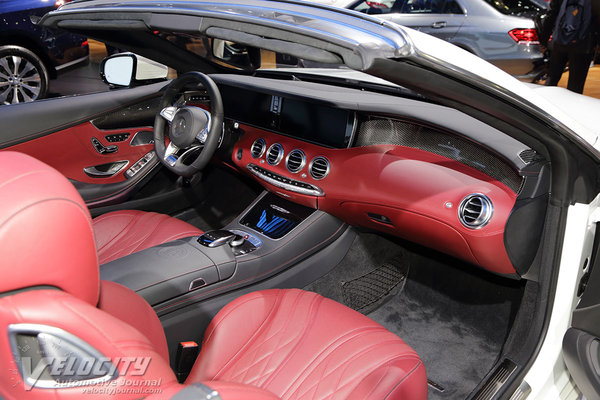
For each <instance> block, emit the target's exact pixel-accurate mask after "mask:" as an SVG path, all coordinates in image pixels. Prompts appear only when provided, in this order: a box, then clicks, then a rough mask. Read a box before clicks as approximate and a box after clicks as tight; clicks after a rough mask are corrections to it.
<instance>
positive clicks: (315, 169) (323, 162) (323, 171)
mask: <svg viewBox="0 0 600 400" xmlns="http://www.w3.org/2000/svg"><path fill="white" fill-rule="evenodd" d="M329 168H330V166H329V161H328V160H327V159H326V158H325V157H322V156H319V157H315V158H313V160H312V161H311V162H310V165H309V166H308V172H310V176H312V177H313V178H315V179H323V178H325V177H326V176H327V174H329Z"/></svg>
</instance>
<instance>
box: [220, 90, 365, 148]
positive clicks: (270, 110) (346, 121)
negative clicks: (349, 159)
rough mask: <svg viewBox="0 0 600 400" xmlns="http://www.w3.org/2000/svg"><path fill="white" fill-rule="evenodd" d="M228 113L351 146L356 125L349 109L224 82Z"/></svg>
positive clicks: (311, 138) (312, 138)
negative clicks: (233, 85)
mask: <svg viewBox="0 0 600 400" xmlns="http://www.w3.org/2000/svg"><path fill="white" fill-rule="evenodd" d="M219 89H220V90H221V94H222V97H223V106H224V108H225V117H226V118H230V119H233V120H236V121H239V122H242V123H246V124H249V125H253V126H256V127H258V128H263V129H268V130H271V131H274V132H276V133H280V134H283V135H286V136H291V137H294V138H297V139H300V140H304V141H307V142H311V143H314V144H318V145H322V146H326V147H333V148H338V149H342V148H347V147H348V146H349V144H350V140H351V139H352V131H353V129H354V113H353V112H351V111H348V110H342V109H339V108H335V107H331V106H327V105H323V104H316V103H311V102H309V101H306V100H297V99H293V98H287V97H283V96H275V95H270V94H266V93H260V92H255V91H252V90H248V89H242V88H236V87H232V86H227V85H220V87H219Z"/></svg>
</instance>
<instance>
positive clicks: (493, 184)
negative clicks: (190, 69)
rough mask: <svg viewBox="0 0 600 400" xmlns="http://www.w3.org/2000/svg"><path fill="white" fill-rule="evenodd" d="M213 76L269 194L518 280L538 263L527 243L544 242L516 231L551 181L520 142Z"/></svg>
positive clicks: (287, 86) (409, 109) (318, 88)
mask: <svg viewBox="0 0 600 400" xmlns="http://www.w3.org/2000/svg"><path fill="white" fill-rule="evenodd" d="M212 77H213V79H214V80H215V81H216V82H217V84H218V85H219V89H220V90H221V93H222V97H223V104H224V110H225V118H226V122H227V124H229V126H235V128H236V130H237V131H238V132H240V133H241V135H240V137H239V139H238V140H237V142H236V143H235V144H234V147H233V152H232V161H233V163H234V164H235V166H236V167H237V168H238V169H239V170H240V171H242V172H243V173H245V174H248V175H249V176H251V177H253V178H254V179H256V180H257V181H258V182H260V183H261V184H262V185H263V186H264V187H265V188H266V189H268V190H269V191H271V192H274V193H276V194H278V195H280V196H282V197H285V198H287V199H289V200H292V201H294V202H296V203H299V204H303V205H306V206H310V207H312V208H315V209H320V210H323V211H325V212H328V213H330V214H332V215H334V216H336V217H338V218H340V219H342V220H343V221H345V222H347V223H349V224H351V225H353V226H359V227H364V228H369V229H374V230H377V231H380V232H384V233H387V234H391V235H395V236H398V237H401V238H404V239H406V240H410V241H412V242H416V243H418V244H421V245H424V246H427V247H429V248H432V249H435V250H437V251H440V252H443V253H446V254H449V255H451V256H453V257H457V258H460V259H463V260H465V261H468V262H470V263H472V264H475V265H478V266H480V267H483V268H485V269H487V270H489V271H492V272H494V273H498V274H502V275H506V276H518V275H519V273H522V272H523V269H524V267H523V265H525V264H527V263H529V262H530V261H531V260H530V259H531V254H530V253H531V252H530V251H529V252H528V251H527V250H524V248H523V247H524V246H531V244H532V242H531V241H532V240H533V241H535V240H536V238H532V239H531V238H530V239H527V240H517V241H515V240H511V238H510V237H509V236H511V235H512V236H514V235H515V234H514V233H512V232H513V231H515V232H516V231H518V225H519V224H518V223H517V224H515V223H514V221H515V218H522V217H523V213H522V212H517V211H518V210H520V209H521V208H522V206H523V204H525V203H526V204H531V199H532V198H535V197H538V198H539V197H540V196H541V195H543V193H540V190H542V191H543V188H544V185H541V184H540V182H541V181H542V180H546V179H547V178H548V177H547V174H546V175H544V174H543V173H542V172H543V166H544V165H545V161H544V160H543V158H542V157H541V156H540V155H539V154H537V153H535V151H533V150H532V149H529V148H528V147H527V146H525V145H523V144H522V143H520V142H518V141H516V140H514V139H512V138H510V137H508V136H506V135H504V134H502V133H501V132H499V131H497V130H495V129H494V128H492V127H490V126H487V125H485V124H483V123H481V122H480V121H477V120H475V119H473V118H471V117H469V116H467V115H466V114H463V113H460V112H459V111H457V110H453V109H450V108H447V107H443V106H440V105H436V104H432V103H426V102H423V101H417V100H413V99H408V98H401V97H396V96H390V95H385V94H380V93H372V92H365V91H360V90H356V89H351V88H343V87H335V86H329V85H324V84H320V83H312V82H302V81H285V80H284V81H282V80H279V79H269V78H258V77H239V76H229V75H214V76H212ZM541 198H544V197H543V196H541ZM538 203H539V204H538V206H537V208H543V209H544V210H545V204H544V202H543V201H542V202H538ZM544 212H545V211H544ZM536 215H537V216H539V213H537V214H536ZM511 219H512V222H511ZM538 239H539V238H538ZM523 257H525V258H526V259H523Z"/></svg>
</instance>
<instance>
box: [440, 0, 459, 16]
mask: <svg viewBox="0 0 600 400" xmlns="http://www.w3.org/2000/svg"><path fill="white" fill-rule="evenodd" d="M443 13H444V14H464V11H463V9H462V8H461V7H460V5H458V3H457V2H456V1H454V0H448V1H446V4H445V6H444V11H443Z"/></svg>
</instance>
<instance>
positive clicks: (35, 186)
mask: <svg viewBox="0 0 600 400" xmlns="http://www.w3.org/2000/svg"><path fill="white" fill-rule="evenodd" d="M0 204H1V206H0V274H1V276H2V279H1V280H0V371H2V374H0V398H6V399H26V398H32V399H44V398H51V399H60V398H67V397H68V398H90V396H91V398H94V397H96V398H106V397H109V396H110V397H113V396H114V397H115V398H140V397H145V396H146V395H147V394H151V393H158V392H159V391H162V390H165V389H166V388H169V387H171V386H173V385H178V384H177V380H176V378H175V375H174V373H173V372H172V371H171V369H170V367H169V364H168V361H167V360H165V358H164V355H165V354H166V349H165V348H164V347H165V345H164V336H162V337H160V335H158V334H156V335H154V336H152V335H150V337H151V338H150V339H149V338H148V336H147V332H142V331H144V330H146V331H147V329H144V328H145V326H142V325H151V324H149V323H144V320H143V319H141V317H140V315H135V316H132V318H131V319H133V320H134V322H136V321H137V322H138V324H137V326H136V324H135V323H134V324H133V325H134V326H135V327H134V326H132V325H130V323H129V322H127V321H124V320H125V318H121V317H120V315H119V313H117V312H115V310H114V309H115V308H116V306H115V305H114V304H112V303H114V300H115V299H109V300H111V301H110V302H109V301H107V299H104V300H103V301H102V302H101V303H103V304H101V305H104V306H106V307H108V308H109V309H112V312H111V310H107V311H108V312H106V311H104V310H102V309H99V308H98V304H99V297H100V294H99V292H100V289H99V285H100V281H99V273H98V260H97V255H96V247H95V243H94V234H93V231H92V226H91V218H90V214H89V212H88V210H87V207H86V205H85V203H84V202H83V200H82V199H81V197H80V196H79V194H78V193H77V191H76V190H75V188H74V187H73V185H71V183H70V182H69V181H68V180H67V179H66V178H65V177H64V176H63V175H61V174H60V173H59V172H58V171H56V170H54V169H53V168H51V167H49V166H48V165H46V164H44V163H42V162H40V161H38V160H36V159H34V158H32V157H29V156H27V155H24V154H20V153H15V152H8V151H6V152H0ZM104 286H105V285H103V287H104ZM108 286H109V289H111V290H110V291H107V292H106V293H105V290H103V291H102V293H103V294H108V295H114V294H115V290H117V289H119V288H115V287H114V286H115V284H112V286H111V285H108ZM119 290H121V291H127V289H126V288H121V289H119ZM129 292H130V293H129ZM129 292H127V293H128V295H127V296H125V295H122V296H119V299H124V298H130V297H131V296H136V295H135V293H133V292H131V291H129ZM127 293H126V294H127ZM139 300H140V302H141V301H142V300H141V299H139ZM125 303H129V302H128V301H125ZM107 304H108V305H107ZM121 307H123V308H127V307H128V304H121ZM146 308H147V309H148V310H149V311H147V312H146V314H147V316H148V318H149V319H150V322H151V323H153V324H154V326H155V328H156V327H157V328H156V329H155V330H158V329H160V323H159V322H158V318H157V317H156V314H154V312H153V311H152V309H151V308H150V307H149V306H147V305H146ZM140 310H141V311H144V308H143V307H141V306H140V307H136V308H134V309H131V308H130V309H129V311H130V312H137V311H140ZM152 318H153V319H152ZM136 328H137V329H136ZM161 333H162V332H161ZM84 395H85V396H84Z"/></svg>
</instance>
